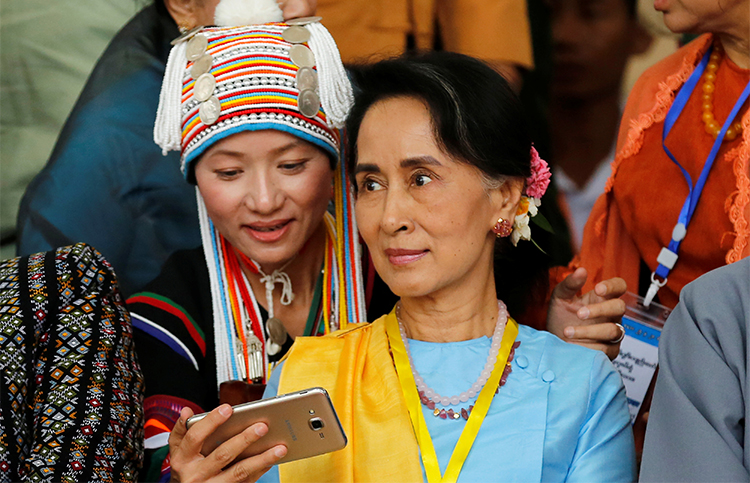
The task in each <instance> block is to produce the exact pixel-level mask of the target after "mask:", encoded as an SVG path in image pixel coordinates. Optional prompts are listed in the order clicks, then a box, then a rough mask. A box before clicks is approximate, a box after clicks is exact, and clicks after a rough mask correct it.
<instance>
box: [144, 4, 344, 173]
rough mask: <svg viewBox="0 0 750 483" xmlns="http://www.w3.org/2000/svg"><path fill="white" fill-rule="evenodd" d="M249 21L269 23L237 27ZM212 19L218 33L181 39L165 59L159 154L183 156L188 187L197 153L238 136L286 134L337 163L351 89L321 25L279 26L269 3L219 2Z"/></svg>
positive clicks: (312, 21)
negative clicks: (274, 131) (272, 131)
mask: <svg viewBox="0 0 750 483" xmlns="http://www.w3.org/2000/svg"><path fill="white" fill-rule="evenodd" d="M243 9H244V10H245V12H243ZM259 9H261V10H263V9H265V11H264V12H260V14H259V12H258V10H259ZM248 18H250V19H253V20H256V21H258V20H262V19H264V18H265V19H267V21H268V22H271V23H265V24H263V25H239V26H238V25H237V23H236V22H241V21H243V20H245V19H248ZM216 20H217V24H218V25H220V26H218V27H207V28H202V29H195V30H193V31H191V32H189V33H187V34H185V35H183V36H182V37H181V38H180V39H179V42H178V43H177V44H176V45H175V47H174V48H173V49H172V51H171V52H170V54H169V60H168V61H167V68H166V72H165V75H164V82H163V83H162V89H161V94H160V97H159V110H158V112H157V117H156V124H155V125H154V141H155V142H156V144H158V145H159V146H160V147H161V148H162V151H163V152H164V153H166V152H167V151H177V150H180V151H181V152H182V157H181V169H182V172H183V174H184V175H185V177H186V178H187V179H188V180H191V179H192V169H191V164H192V162H193V161H195V160H196V158H198V157H199V156H200V155H201V153H203V152H204V151H205V150H206V149H208V148H209V147H210V146H211V145H213V144H214V143H216V142H217V141H219V140H221V139H223V138H225V137H227V136H230V135H232V134H235V133H238V132H241V131H258V130H263V129H277V130H279V131H284V132H288V133H290V134H293V135H295V136H298V137H300V138H302V139H304V140H306V141H309V142H310V143H312V144H314V145H315V146H318V147H319V148H321V149H323V150H324V151H325V152H327V153H328V154H329V155H330V156H331V157H332V158H333V159H338V156H339V137H338V132H337V129H339V128H341V127H343V125H344V120H345V119H346V115H347V114H348V112H349V109H350V108H351V105H352V102H353V95H352V87H351V84H350V83H349V80H348V78H347V76H346V72H345V70H344V67H343V65H342V63H341V57H340V55H339V52H338V49H337V47H336V44H335V42H334V41H333V38H331V35H330V34H329V33H328V31H327V30H326V29H325V27H323V26H322V25H321V24H320V23H319V22H318V21H319V20H320V18H319V17H308V18H305V19H295V20H290V21H289V22H286V23H284V22H282V14H281V10H280V9H279V8H278V6H277V5H275V4H274V5H270V2H269V3H268V4H266V2H264V1H258V0H230V1H227V0H222V2H220V3H219V5H218V6H217V7H216ZM258 23H263V22H258Z"/></svg>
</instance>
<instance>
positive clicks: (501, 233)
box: [492, 218, 513, 238]
mask: <svg viewBox="0 0 750 483" xmlns="http://www.w3.org/2000/svg"><path fill="white" fill-rule="evenodd" d="M512 231H513V225H511V224H510V222H509V221H508V220H504V219H502V218H498V220H497V223H495V226H494V227H493V228H492V232H493V233H494V234H495V235H497V237H498V238H502V237H506V236H509V235H510V232H512Z"/></svg>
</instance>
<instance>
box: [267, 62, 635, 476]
mask: <svg viewBox="0 0 750 483" xmlns="http://www.w3.org/2000/svg"><path fill="white" fill-rule="evenodd" d="M358 77H359V78H358V79H357V82H358V85H359V87H360V88H361V90H360V92H359V94H358V95H357V97H356V99H355V107H354V109H353V112H352V114H351V116H350V118H349V121H348V130H349V136H350V139H349V142H350V147H351V149H350V152H351V159H350V160H349V162H350V166H351V168H352V172H353V173H355V177H356V189H357V205H356V212H357V220H358V224H359V228H360V231H361V234H362V237H363V238H364V240H365V242H366V243H367V246H368V248H369V250H370V253H371V254H372V258H373V261H374V264H375V267H376V269H377V270H378V273H379V274H380V275H381V277H382V278H383V280H384V281H385V282H386V283H387V284H388V285H389V287H390V288H391V290H392V291H393V292H394V293H396V294H397V295H399V296H400V298H401V300H400V302H399V303H398V305H397V306H396V307H395V309H394V311H393V312H392V313H391V314H390V315H387V316H384V317H381V318H380V319H378V320H377V321H375V322H373V323H372V324H368V325H365V326H361V327H357V328H355V329H352V330H348V331H342V332H340V333H337V334H333V335H332V336H331V337H325V338H318V339H316V340H306V339H298V340H297V341H296V342H295V345H294V347H293V348H292V350H291V352H290V354H289V356H288V359H287V360H286V362H285V363H284V364H283V365H282V366H281V368H280V370H279V369H277V370H276V372H275V373H274V375H273V377H272V379H271V381H270V384H269V386H268V388H267V390H266V395H267V396H272V395H275V394H277V393H286V392H292V391H295V390H299V389H304V388H307V387H310V386H316V385H320V386H323V387H325V388H326V389H327V390H328V391H329V393H330V395H331V398H332V400H333V403H334V406H335V407H336V409H337V411H338V414H339V417H340V419H341V423H342V426H343V427H344V430H345V431H346V433H347V435H348V437H349V444H348V446H347V447H346V448H345V449H343V450H340V451H337V452H334V453H330V454H327V455H323V456H319V457H315V458H310V459H308V460H303V461H297V462H291V463H287V464H284V465H281V466H280V467H279V469H278V470H279V471H278V473H277V472H276V471H275V470H274V471H271V472H269V473H267V474H266V476H265V478H266V479H270V480H275V479H279V478H280V479H281V480H282V481H302V480H311V481H372V480H377V481H428V482H433V481H487V480H490V479H498V480H502V481H633V480H634V479H635V457H634V447H633V435H632V431H631V429H630V421H629V414H628V409H627V404H626V399H625V392H624V388H623V385H622V381H621V380H620V376H619V374H618V373H617V372H616V370H615V369H614V367H613V366H612V364H611V363H610V362H609V360H608V359H607V357H606V356H605V355H604V354H603V353H601V352H599V351H593V350H590V349H586V348H583V347H580V346H576V345H572V344H567V343H565V342H563V341H561V340H560V339H558V338H557V337H555V336H553V335H551V334H549V333H546V332H538V331H536V330H534V329H531V328H529V327H526V326H523V325H518V324H516V322H515V320H513V318H512V316H513V315H514V314H522V313H523V312H524V309H525V308H527V307H528V305H529V304H534V303H538V300H539V299H538V298H537V297H536V295H535V294H536V293H537V292H536V290H538V289H539V287H540V286H543V285H544V284H543V283H542V282H541V281H542V280H544V276H545V274H546V269H547V267H546V264H547V260H546V258H545V255H544V254H543V253H542V252H541V251H539V250H538V249H537V247H535V246H534V243H533V242H531V241H530V238H531V235H532V234H533V233H536V232H537V231H538V230H536V229H535V230H534V231H533V232H532V231H531V230H530V227H529V224H528V222H529V219H530V218H533V216H534V215H536V214H537V207H538V206H539V204H540V198H541V195H542V194H543V192H544V190H545V189H546V183H547V181H548V176H547V170H546V163H544V162H543V161H541V160H540V159H539V158H538V155H537V154H536V151H535V150H534V149H533V147H532V145H531V141H530V139H529V137H528V134H527V132H526V130H525V128H524V126H523V112H522V109H521V107H520V105H519V103H518V100H517V99H516V98H515V97H514V96H513V94H512V92H511V91H510V90H509V88H508V86H507V84H506V82H505V81H504V80H503V79H502V78H501V77H500V76H499V75H497V74H496V73H495V72H494V71H492V69H490V68H489V67H487V66H485V65H484V64H482V63H480V62H478V61H476V60H473V59H470V58H468V57H464V56H460V55H457V54H447V53H440V54H429V55H427V56H424V57H418V58H413V59H399V60H389V61H384V62H381V63H379V64H376V65H373V66H371V67H368V68H366V69H364V70H362V71H361V72H360V73H359V75H358ZM499 299H500V300H499ZM520 322H523V320H522V319H521V320H520ZM329 360H332V361H336V363H335V364H325V365H324V366H323V365H320V367H319V370H316V371H315V372H311V371H310V368H311V367H314V366H315V364H316V361H329ZM477 428H478V430H477Z"/></svg>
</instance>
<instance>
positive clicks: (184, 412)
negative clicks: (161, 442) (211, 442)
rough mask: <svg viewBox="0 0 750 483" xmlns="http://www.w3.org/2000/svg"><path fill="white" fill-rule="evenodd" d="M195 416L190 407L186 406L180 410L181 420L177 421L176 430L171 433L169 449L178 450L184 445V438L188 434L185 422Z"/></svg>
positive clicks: (173, 429)
mask: <svg viewBox="0 0 750 483" xmlns="http://www.w3.org/2000/svg"><path fill="white" fill-rule="evenodd" d="M192 415H193V410H192V409H190V408H189V407H187V406H185V407H184V408H182V409H181V410H180V419H178V420H177V423H176V424H175V425H174V428H172V432H171V433H169V447H170V448H177V447H178V446H180V443H182V438H184V437H185V433H186V432H187V427H186V426H185V422H186V421H187V420H188V418H190V417H191V416H192Z"/></svg>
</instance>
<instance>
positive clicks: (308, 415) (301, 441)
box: [187, 387, 346, 463]
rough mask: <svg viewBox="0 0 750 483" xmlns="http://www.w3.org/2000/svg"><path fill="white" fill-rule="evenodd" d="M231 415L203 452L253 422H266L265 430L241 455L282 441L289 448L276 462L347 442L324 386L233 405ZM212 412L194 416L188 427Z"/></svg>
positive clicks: (211, 449) (212, 448)
mask: <svg viewBox="0 0 750 483" xmlns="http://www.w3.org/2000/svg"><path fill="white" fill-rule="evenodd" d="M233 410H234V412H233V414H232V416H231V417H230V418H229V419H228V420H227V421H226V422H225V423H223V424H221V425H220V426H219V427H217V428H216V430H215V431H214V432H213V433H212V434H210V435H209V436H207V437H206V438H205V439H204V443H203V450H202V453H203V454H204V455H209V454H211V453H212V452H213V451H214V450H215V449H216V448H217V447H219V446H220V445H223V444H224V442H225V441H228V440H230V438H232V437H235V436H236V435H237V434H240V433H241V432H243V431H246V430H247V428H248V427H250V426H251V425H253V424H256V423H265V424H266V425H267V426H268V434H267V435H266V436H264V437H263V438H262V439H261V440H259V441H257V442H254V443H253V444H251V445H249V446H248V447H247V448H246V449H245V450H244V451H243V452H242V454H241V455H240V457H241V458H247V457H250V456H253V455H257V454H260V453H263V452H264V451H267V450H268V449H270V448H272V447H273V446H276V445H284V446H285V447H286V448H287V450H288V452H287V454H286V455H285V456H284V457H283V458H281V459H280V460H279V461H278V463H286V462H288V461H294V460H297V459H301V458H309V457H311V456H316V455H319V454H323V453H329V452H331V451H336V450H338V449H341V448H343V447H344V446H346V435H345V434H344V431H343V429H342V428H341V423H339V419H338V417H337V416H336V411H335V410H334V408H333V404H332V403H331V400H330V398H329V397H328V393H327V392H326V390H325V389H323V388H320V387H314V388H310V389H305V390H302V391H297V392H294V393H290V394H282V395H279V396H276V397H273V398H269V399H263V400H260V401H253V402H249V403H245V404H238V405H236V406H233ZM210 415H211V413H204V414H199V415H197V416H193V417H192V418H190V419H189V420H188V421H187V427H188V428H191V427H192V426H193V425H197V424H198V423H199V422H200V421H201V420H203V419H205V418H208V417H210Z"/></svg>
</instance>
